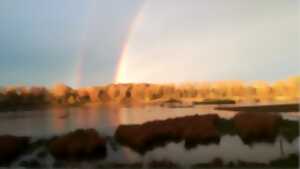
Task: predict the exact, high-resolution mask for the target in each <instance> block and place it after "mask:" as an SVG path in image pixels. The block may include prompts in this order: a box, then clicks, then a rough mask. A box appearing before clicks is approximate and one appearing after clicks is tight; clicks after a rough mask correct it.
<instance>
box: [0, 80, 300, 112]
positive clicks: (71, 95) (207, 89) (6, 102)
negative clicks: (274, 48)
mask: <svg viewBox="0 0 300 169" xmlns="http://www.w3.org/2000/svg"><path fill="white" fill-rule="evenodd" d="M299 86H300V77H290V78H288V79H286V80H281V81H277V82H274V83H267V82H264V81H255V82H252V83H245V82H242V81H218V82H210V83H208V82H206V83H185V84H148V83H139V84H110V85H104V86H95V87H85V88H77V89H74V88H71V87H69V86H66V85H64V84H57V85H54V86H53V87H51V88H45V87H24V86H9V87H3V88H0V108H3V107H18V106H21V107H22V106H33V105H45V104H46V105H49V104H50V105H52V104H58V105H82V104H88V103H97V104H110V103H113V104H126V105H128V104H129V105H130V104H151V103H157V102H158V103H159V102H164V101H167V100H170V99H174V100H181V101H195V102H197V101H205V100H214V99H215V100H218V99H219V100H226V99H227V100H233V101H235V102H245V103H249V102H250V103H251V102H252V103H253V102H289V101H298V100H299V98H300V88H299Z"/></svg>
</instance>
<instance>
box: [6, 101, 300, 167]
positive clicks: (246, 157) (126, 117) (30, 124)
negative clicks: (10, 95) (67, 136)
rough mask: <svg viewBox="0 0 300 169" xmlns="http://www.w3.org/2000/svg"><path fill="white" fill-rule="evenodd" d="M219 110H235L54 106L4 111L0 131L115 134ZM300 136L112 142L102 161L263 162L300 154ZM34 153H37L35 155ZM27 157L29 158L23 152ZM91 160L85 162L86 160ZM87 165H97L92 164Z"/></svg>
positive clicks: (41, 134) (289, 116)
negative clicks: (141, 145)
mask: <svg viewBox="0 0 300 169" xmlns="http://www.w3.org/2000/svg"><path fill="white" fill-rule="evenodd" d="M208 113H217V114H219V116H221V117H223V118H231V117H233V116H234V115H235V114H236V113H235V112H227V111H215V110H214V109H213V106H206V107H203V106H199V107H194V108H176V109H173V108H166V107H164V108H162V107H140V108H109V109H108V108H107V109H103V108H97V107H88V108H69V109H63V108H53V109H48V110H34V111H20V112H4V113H1V114H0V135H2V134H12V135H19V136H31V137H33V138H45V137H51V136H54V135H60V134H63V133H67V132H70V131H73V130H75V129H77V128H95V129H97V130H98V131H99V132H100V133H101V134H102V135H105V136H113V134H114V132H115V130H116V128H117V126H118V125H120V124H140V123H143V122H146V121H150V120H157V119H166V118H170V117H180V116H186V115H194V114H208ZM283 117H284V118H287V119H292V120H299V117H300V116H299V113H288V114H283ZM298 147H299V138H298V139H296V140H294V141H293V142H292V143H289V142H287V141H286V140H285V139H284V138H282V137H278V138H277V139H276V141H275V143H273V144H270V143H255V144H253V145H251V146H249V145H245V144H244V143H243V142H242V141H241V139H240V138H239V137H238V136H229V135H228V136H223V137H222V138H221V141H220V143H219V144H210V145H199V146H197V147H195V148H193V149H190V150H187V149H186V148H185V147H184V143H183V142H182V143H169V144H167V145H166V146H164V147H159V148H156V149H154V150H152V151H149V152H147V153H146V154H145V155H143V156H141V155H139V154H138V153H135V152H134V151H132V150H130V149H129V148H127V147H122V146H121V145H118V143H115V142H114V141H110V144H108V156H107V157H106V159H105V160H104V161H102V162H104V163H109V162H119V163H133V162H144V163H147V162H150V161H153V160H169V161H173V162H176V163H179V164H181V165H191V164H195V163H202V162H210V161H212V160H213V159H215V158H221V159H222V160H223V161H224V162H230V161H232V162H237V161H239V160H240V161H247V162H262V163H267V162H269V161H271V160H274V159H278V158H280V157H285V156H287V155H289V154H291V153H297V152H298V151H299V150H298ZM31 156H34V154H32V155H31ZM24 158H29V157H24ZM51 161H53V159H51V157H49V158H46V161H44V163H45V164H48V163H51ZM86 165H87V164H86ZM88 165H95V164H90V163H88Z"/></svg>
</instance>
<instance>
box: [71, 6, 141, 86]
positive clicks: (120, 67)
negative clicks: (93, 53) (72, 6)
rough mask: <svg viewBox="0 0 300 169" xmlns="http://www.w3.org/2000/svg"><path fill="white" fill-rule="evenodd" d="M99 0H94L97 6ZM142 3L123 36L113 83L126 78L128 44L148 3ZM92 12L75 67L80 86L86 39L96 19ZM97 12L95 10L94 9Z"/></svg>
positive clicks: (76, 83)
mask: <svg viewBox="0 0 300 169" xmlns="http://www.w3.org/2000/svg"><path fill="white" fill-rule="evenodd" d="M95 3H97V0H94V4H93V5H94V6H96V4H95ZM139 3H140V4H139V5H138V9H137V10H136V13H135V15H134V17H133V18H132V20H131V21H130V24H129V26H128V30H127V33H126V34H125V35H124V38H123V40H122V41H123V43H122V45H121V48H120V52H119V54H118V59H117V64H116V69H115V72H114V75H113V83H120V82H123V80H124V75H123V74H124V73H123V72H124V64H125V62H126V59H127V58H128V57H126V56H127V51H128V44H129V43H130V38H131V36H132V32H133V31H134V30H135V29H136V27H137V25H138V24H139V23H140V22H141V21H142V19H143V10H144V7H145V4H146V0H143V1H141V2H139ZM91 11H92V13H91V14H90V17H89V18H88V22H87V23H88V25H87V30H85V31H84V32H83V34H82V45H81V48H80V49H79V51H78V52H77V58H78V62H77V66H76V68H75V79H74V85H75V86H76V87H80V86H81V85H82V81H83V76H84V73H83V67H84V62H85V56H86V54H85V52H86V45H85V44H86V43H87V42H86V41H88V38H89V36H88V35H89V33H90V31H91V30H90V28H91V27H92V25H93V21H94V20H95V19H96V18H94V17H93V16H95V15H93V10H91ZM94 12H95V11H94Z"/></svg>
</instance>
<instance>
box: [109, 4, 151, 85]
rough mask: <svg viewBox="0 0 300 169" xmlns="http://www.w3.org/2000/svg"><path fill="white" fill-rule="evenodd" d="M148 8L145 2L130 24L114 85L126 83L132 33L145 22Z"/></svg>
mask: <svg viewBox="0 0 300 169" xmlns="http://www.w3.org/2000/svg"><path fill="white" fill-rule="evenodd" d="M145 7H146V0H144V1H143V2H142V3H141V5H140V6H139V9H138V10H137V13H136V15H135V17H134V18H133V19H132V21H131V23H130V24H129V28H128V31H127V32H128V33H127V34H126V37H125V38H124V43H123V45H122V47H121V50H120V55H119V59H118V62H117V67H116V71H115V75H114V83H122V82H124V80H125V79H124V78H125V77H124V69H125V64H126V59H128V57H127V53H128V46H129V44H130V40H131V37H132V32H133V31H134V30H135V29H136V28H137V27H138V25H139V23H141V22H142V21H143V16H144V14H143V11H144V9H145Z"/></svg>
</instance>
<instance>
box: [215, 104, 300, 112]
mask: <svg viewBox="0 0 300 169" xmlns="http://www.w3.org/2000/svg"><path fill="white" fill-rule="evenodd" d="M299 106H300V105H299V103H286V104H257V105H230V106H219V107H216V110H228V111H238V112H261V113H264V112H300V107H299Z"/></svg>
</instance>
